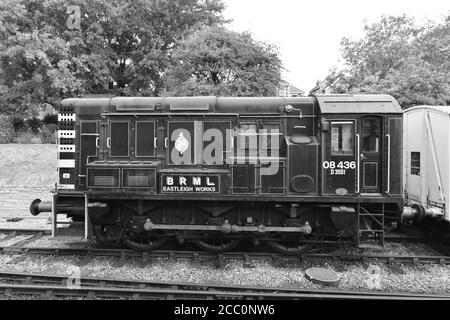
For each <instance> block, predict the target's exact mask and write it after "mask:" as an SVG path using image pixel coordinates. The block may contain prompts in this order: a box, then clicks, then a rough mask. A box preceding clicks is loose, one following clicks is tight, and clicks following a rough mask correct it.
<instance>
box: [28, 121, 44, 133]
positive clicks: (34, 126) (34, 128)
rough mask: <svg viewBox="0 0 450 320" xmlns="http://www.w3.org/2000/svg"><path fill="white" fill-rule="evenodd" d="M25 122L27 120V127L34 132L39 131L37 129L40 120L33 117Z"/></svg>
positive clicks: (39, 126) (39, 125)
mask: <svg viewBox="0 0 450 320" xmlns="http://www.w3.org/2000/svg"><path fill="white" fill-rule="evenodd" d="M26 122H27V126H28V128H30V129H31V131H33V132H34V133H38V132H39V129H40V128H41V125H42V123H41V120H39V119H38V118H36V117H33V118H31V119H28V120H27V121H26Z"/></svg>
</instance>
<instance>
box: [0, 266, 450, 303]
mask: <svg viewBox="0 0 450 320" xmlns="http://www.w3.org/2000/svg"><path fill="white" fill-rule="evenodd" d="M68 279H69V278H68V277H67V276H61V275H48V274H33V273H9V272H0V294H4V295H11V294H15V295H32V296H39V297H41V298H42V297H47V298H55V297H56V298H57V297H85V298H89V299H94V298H103V299H105V298H106V299H170V300H174V299H201V300H210V299H231V300H234V299H240V300H242V299H244V300H248V299H252V300H253V299H258V300H265V299H270V300H274V299H277V300H279V299H282V300H292V299H308V300H318V299H341V300H353V299H358V300H361V299H365V300H374V299H376V300H380V299H383V300H436V299H440V300H450V295H445V294H433V295H421V294H411V293H383V292H369V291H365V292H356V291H341V290H336V289H302V288H274V287H272V288H271V287H251V286H235V285H233V286H232V285H222V284H198V283H190V282H156V281H143V280H119V279H111V278H89V277H80V278H79V283H78V284H77V285H76V286H75V285H70V286H69V285H67V281H68Z"/></svg>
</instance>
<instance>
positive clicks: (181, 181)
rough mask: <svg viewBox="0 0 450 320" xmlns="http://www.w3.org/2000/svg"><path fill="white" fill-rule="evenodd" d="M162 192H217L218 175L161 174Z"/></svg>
mask: <svg viewBox="0 0 450 320" xmlns="http://www.w3.org/2000/svg"><path fill="white" fill-rule="evenodd" d="M161 192H162V193H214V192H219V176H218V175H208V176H205V175H174V174H163V175H161Z"/></svg>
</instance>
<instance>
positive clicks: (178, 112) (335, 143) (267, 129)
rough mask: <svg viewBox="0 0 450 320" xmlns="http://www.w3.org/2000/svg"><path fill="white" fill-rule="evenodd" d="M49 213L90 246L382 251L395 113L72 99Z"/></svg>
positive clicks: (230, 102)
mask: <svg viewBox="0 0 450 320" xmlns="http://www.w3.org/2000/svg"><path fill="white" fill-rule="evenodd" d="M58 119H59V130H58V170H59V183H57V184H56V186H55V189H54V190H53V191H52V201H51V202H41V201H40V200H39V199H36V200H35V201H34V202H33V203H32V205H31V212H32V213H33V214H38V213H39V212H41V211H52V212H53V217H54V219H53V220H54V221H53V232H54V235H57V234H58V232H60V231H61V230H60V229H58V221H57V215H58V214H60V213H64V214H66V215H67V216H68V217H72V220H73V221H74V224H77V223H78V224H80V223H83V221H84V225H85V232H86V236H89V235H93V236H95V238H96V239H97V241H98V242H100V243H101V244H105V245H107V244H117V243H123V244H125V245H126V246H128V247H130V248H132V249H138V250H153V249H156V248H158V247H159V246H161V245H162V244H163V243H164V242H165V241H166V240H168V239H171V238H172V239H177V240H178V241H179V242H180V243H183V242H190V243H194V244H196V245H197V246H199V247H200V248H201V249H203V250H206V251H210V252H224V251H229V250H231V249H232V248H234V247H235V246H236V245H237V244H239V243H240V242H241V241H242V240H245V239H247V240H251V241H253V242H254V243H255V244H259V243H266V244H267V245H269V246H271V247H273V248H274V249H275V250H276V251H279V252H282V253H286V254H296V253H300V252H302V251H304V250H306V249H308V248H310V246H311V245H314V244H317V243H330V242H349V241H351V242H354V243H355V244H358V245H382V244H383V239H384V234H385V232H386V230H388V229H390V228H394V227H395V226H396V224H397V223H398V222H399V221H400V220H401V219H406V218H415V217H416V216H417V215H418V214H419V213H420V210H419V209H418V208H406V207H405V209H404V207H403V195H402V192H403V191H402V189H403V188H402V110H401V108H400V106H399V104H398V103H397V102H396V101H395V99H394V98H392V97H391V96H389V95H317V96H309V97H251V98H250V97H245V98H244V97H113V98H70V99H65V100H63V101H62V103H61V105H60V110H59V115H58Z"/></svg>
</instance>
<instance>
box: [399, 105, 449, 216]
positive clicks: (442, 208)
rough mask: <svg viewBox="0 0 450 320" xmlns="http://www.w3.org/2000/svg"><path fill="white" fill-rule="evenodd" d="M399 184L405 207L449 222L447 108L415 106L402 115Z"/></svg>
mask: <svg viewBox="0 0 450 320" xmlns="http://www.w3.org/2000/svg"><path fill="white" fill-rule="evenodd" d="M403 130H404V132H403V159H404V161H403V172H404V174H403V184H404V191H405V198H406V200H407V202H408V204H414V203H417V204H420V205H422V206H423V207H424V208H432V209H434V210H433V211H435V212H439V213H440V214H442V216H443V218H444V219H445V220H447V221H450V215H449V199H450V188H449V187H450V168H449V167H450V106H417V107H413V108H410V109H407V110H405V111H404V116H403Z"/></svg>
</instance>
